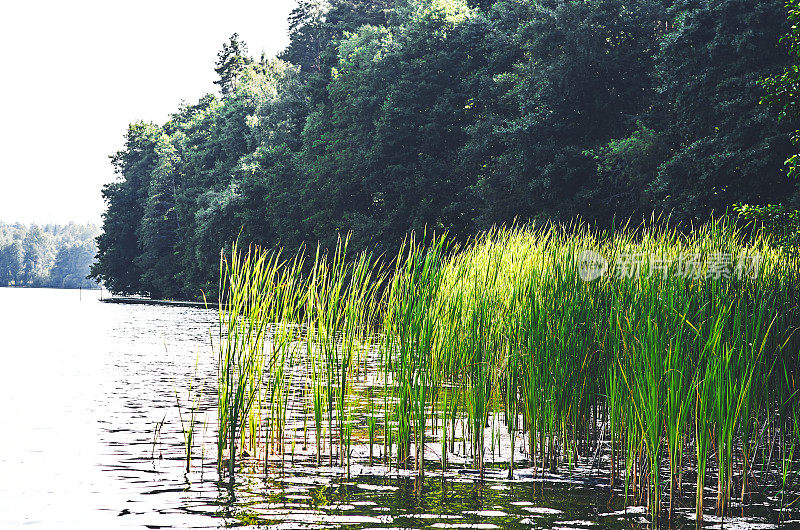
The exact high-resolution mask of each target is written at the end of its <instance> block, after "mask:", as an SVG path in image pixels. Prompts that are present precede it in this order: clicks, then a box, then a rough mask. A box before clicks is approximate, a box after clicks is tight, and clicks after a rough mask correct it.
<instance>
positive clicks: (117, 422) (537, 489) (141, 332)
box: [0, 288, 800, 530]
mask: <svg viewBox="0 0 800 530" xmlns="http://www.w3.org/2000/svg"><path fill="white" fill-rule="evenodd" d="M98 298H99V292H97V291H94V292H87V291H82V292H80V291H70V290H50V289H12V288H1V289H0V331H2V337H3V342H2V356H1V359H2V368H1V369H0V403H2V404H3V412H2V414H0V528H8V527H20V526H26V527H40V528H116V527H135V528H220V527H230V526H255V527H274V528H339V527H343V526H344V527H347V528H354V529H360V528H387V529H388V528H524V529H528V528H553V529H556V528H561V529H570V530H578V529H581V528H584V529H588V528H592V529H594V528H598V529H599V528H613V529H622V528H636V527H640V526H643V525H644V524H645V523H646V520H645V519H644V513H643V510H642V509H641V508H631V509H628V510H627V511H625V510H623V504H622V502H621V499H620V496H619V494H617V495H616V496H612V495H611V492H609V491H608V487H607V485H606V483H605V479H604V477H601V476H599V475H598V474H597V473H594V474H583V475H581V474H580V473H579V474H578V476H577V478H572V477H570V476H569V475H565V476H563V477H551V478H553V480H550V481H547V482H539V481H533V480H524V470H523V472H522V473H521V476H522V477H523V480H516V481H508V480H505V473H504V472H502V471H500V470H497V471H491V470H490V471H489V472H488V475H487V480H486V481H485V482H484V483H479V482H477V481H476V480H475V477H474V475H472V474H470V473H466V472H453V473H449V474H448V475H447V477H446V478H444V479H442V478H440V477H439V476H438V475H437V473H436V472H431V473H429V474H428V477H429V478H428V479H427V480H426V482H425V483H424V484H422V485H421V486H420V485H418V484H415V481H414V480H413V479H412V478H410V477H407V476H397V474H396V473H392V474H390V473H388V472H386V471H385V470H381V469H380V468H366V467H363V466H360V465H358V464H355V465H354V466H353V468H352V469H351V477H350V478H349V479H348V478H347V477H346V476H345V475H344V474H343V470H342V469H340V468H323V469H318V468H316V467H315V466H313V465H310V463H298V465H296V466H295V467H294V468H293V469H290V470H289V469H287V470H286V471H284V472H281V471H280V470H278V469H270V470H269V473H268V474H267V475H264V474H263V468H262V467H261V466H260V465H258V463H257V462H251V463H249V466H250V467H249V472H248V470H247V469H245V472H244V473H242V474H241V475H240V479H239V481H238V482H237V484H236V485H235V486H234V487H232V488H230V487H227V486H225V485H223V484H220V483H219V482H218V480H217V475H216V463H215V461H214V459H215V458H216V452H215V448H214V443H213V440H214V433H215V418H216V416H215V410H214V396H213V387H214V380H215V370H216V365H215V361H216V357H215V355H214V353H213V349H212V345H211V342H210V337H211V335H212V333H213V330H214V324H215V322H216V319H217V315H216V312H214V311H206V310H202V309H194V308H182V307H162V306H145V305H121V304H105V303H101V302H100V301H99V299H98ZM190 381H193V385H194V388H201V387H203V385H205V386H206V389H207V392H206V393H205V395H204V398H203V400H202V403H200V407H199V408H200V413H199V415H198V416H197V420H198V427H197V429H198V438H199V440H200V442H201V445H200V446H199V447H197V448H196V449H195V453H196V460H195V461H194V462H193V465H192V470H191V472H190V473H188V474H187V473H185V469H184V467H185V462H184V460H183V435H182V431H181V421H180V417H179V414H178V406H177V405H178V401H180V402H181V404H182V405H183V406H184V408H185V407H186V406H187V405H188V403H187V393H186V388H187V387H188V385H189V383H190ZM176 391H177V397H176ZM184 420H186V418H184ZM245 465H246V466H247V465H248V463H247V462H246V463H245ZM691 501H692V499H690V498H688V496H687V499H685V502H684V503H683V504H682V507H681V508H680V509H679V511H678V513H679V516H678V519H677V520H676V522H675V523H674V524H673V527H677V528H681V527H685V528H693V527H694V522H693V521H692V516H693V509H692V506H693V503H692V502H691ZM763 504H764V506H763V507H762V508H760V509H759V508H755V509H753V510H752V513H751V514H750V515H749V517H748V518H746V519H741V518H739V519H736V518H734V519H729V520H726V521H725V522H724V527H725V528H773V527H775V526H776V525H775V522H776V516H775V510H774V498H773V499H772V500H770V499H768V498H764V499H763ZM795 524H798V525H799V526H800V523H795ZM707 525H708V526H709V527H720V525H721V522H720V520H719V519H716V518H713V517H709V519H708V521H707Z"/></svg>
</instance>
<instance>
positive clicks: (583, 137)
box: [92, 0, 800, 298]
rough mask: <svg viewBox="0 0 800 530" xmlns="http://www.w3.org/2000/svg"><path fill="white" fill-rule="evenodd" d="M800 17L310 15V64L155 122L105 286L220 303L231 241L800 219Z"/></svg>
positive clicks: (638, 12) (305, 23) (330, 0)
mask: <svg viewBox="0 0 800 530" xmlns="http://www.w3.org/2000/svg"><path fill="white" fill-rule="evenodd" d="M786 14H787V13H786V8H785V6H784V0H717V1H713V2H712V1H706V0H674V1H667V0H627V1H623V0H580V1H579V0H494V1H492V0H472V1H468V0H427V1H422V0H300V2H299V3H298V6H297V8H296V9H295V10H294V11H293V12H292V15H291V18H290V37H291V40H290V44H289V46H288V47H287V49H286V50H285V51H284V52H283V53H282V54H281V55H280V57H279V58H276V59H266V58H264V57H261V58H260V59H254V58H252V57H251V56H250V55H249V54H248V52H247V47H246V45H245V44H244V43H243V42H241V40H240V39H239V38H238V37H237V36H236V35H234V36H232V37H231V39H230V41H229V42H228V43H226V44H225V45H224V46H223V48H222V50H221V51H220V53H219V56H218V60H217V62H216V72H217V74H218V76H219V79H218V81H217V84H218V85H219V88H220V94H219V95H214V94H209V95H206V96H205V97H203V98H202V99H201V100H200V101H198V102H197V103H195V104H187V105H184V106H182V107H181V108H180V109H178V110H177V111H176V112H175V113H174V114H173V115H172V117H171V118H170V119H169V120H168V121H167V122H166V123H164V124H155V123H141V122H140V123H134V124H132V125H131V126H130V127H129V129H128V131H127V136H126V143H125V146H124V148H123V149H122V150H121V151H120V152H118V153H117V154H115V155H114V156H113V164H114V167H115V169H116V171H117V173H118V175H119V179H118V180H117V181H115V182H113V183H112V184H109V185H108V186H106V187H105V188H104V191H103V194H104V197H105V199H106V201H107V204H108V210H107V212H106V214H105V218H104V230H103V234H102V235H101V236H100V237H99V238H98V247H99V253H98V262H97V264H96V265H95V266H94V267H93V269H92V271H93V274H94V276H95V277H96V278H98V279H101V280H103V281H105V282H106V285H107V286H108V287H109V288H110V289H112V290H113V291H116V292H120V293H142V294H148V295H151V296H156V297H188V298H196V297H198V296H199V295H200V293H201V290H202V291H205V292H209V291H213V290H214V285H215V283H216V277H217V274H218V269H217V268H218V255H219V250H220V248H223V247H225V246H226V245H228V244H229V243H230V242H231V241H232V240H234V239H236V238H237V237H238V238H239V240H240V241H242V242H245V243H248V242H252V243H256V244H259V245H266V246H273V245H283V246H285V247H287V248H292V249H294V248H296V247H298V246H299V245H301V244H302V243H303V242H306V243H307V244H310V245H313V246H316V244H317V242H319V243H320V244H321V245H322V247H323V248H328V247H330V246H332V245H333V244H335V242H336V240H337V238H338V237H339V235H340V234H343V233H346V232H351V233H352V239H351V248H354V249H366V248H368V249H374V250H376V251H377V252H390V251H392V249H394V248H396V246H397V244H398V242H400V241H401V240H402V239H403V237H404V236H405V235H406V234H407V233H408V232H409V231H411V230H415V231H422V230H425V229H427V230H439V231H441V230H448V231H449V232H450V233H451V234H452V235H453V236H455V237H457V238H460V239H465V238H467V237H469V236H470V235H471V234H474V233H475V232H476V231H479V230H482V229H485V228H488V227H490V226H492V225H494V224H500V223H511V222H514V221H515V220H516V221H529V220H556V221H562V220H569V219H572V218H574V217H575V216H581V217H582V218H584V219H587V220H590V221H592V222H595V223H597V224H599V225H601V226H605V225H609V224H611V223H614V222H617V221H619V220H624V219H629V218H634V219H636V218H641V217H643V216H649V215H651V214H652V213H653V212H654V211H655V212H664V213H668V214H669V215H670V216H671V218H672V219H674V220H675V221H676V222H691V223H697V222H703V221H704V220H706V219H708V218H709V216H710V215H712V213H715V212H716V213H721V212H724V211H726V210H728V209H730V208H731V207H732V206H733V205H735V204H738V203H741V202H746V203H751V204H768V203H773V202H782V203H784V204H788V205H791V204H794V203H797V201H798V199H800V196H799V195H798V193H797V186H796V185H795V182H794V180H792V179H790V178H789V177H788V176H787V175H786V172H785V171H783V170H782V169H783V166H784V161H785V160H786V159H787V158H788V157H790V156H791V154H792V149H793V147H792V144H791V141H790V138H791V132H792V131H793V130H794V129H796V128H797V127H796V120H795V119H794V118H795V117H794V116H790V117H789V118H787V119H784V120H779V119H778V113H777V112H776V110H775V109H774V108H770V107H769V106H767V105H759V101H760V100H761V99H762V98H764V92H765V87H764V86H763V84H759V80H762V79H764V78H767V77H768V76H771V75H775V74H777V73H780V72H782V71H784V69H785V68H787V67H789V66H790V65H791V62H792V57H791V56H790V55H789V53H787V51H788V46H787V45H786V43H783V44H782V43H780V42H779V41H780V37H781V36H782V35H784V34H785V33H786V32H787V31H788V30H789V22H788V21H787V18H786Z"/></svg>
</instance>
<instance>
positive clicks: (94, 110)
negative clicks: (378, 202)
mask: <svg viewBox="0 0 800 530" xmlns="http://www.w3.org/2000/svg"><path fill="white" fill-rule="evenodd" d="M295 3H296V2H295V0H261V1H244V0H227V1H225V2H220V1H218V2H213V3H211V2H206V1H198V0H194V1H186V0H136V1H132V0H128V1H126V2H121V1H119V0H105V1H87V0H73V1H70V2H64V1H63V0H56V1H54V0H49V1H38V0H25V1H15V2H6V3H4V5H3V10H2V11H3V14H2V16H0V68H2V71H3V75H2V76H0V221H4V222H23V223H32V222H35V223H42V224H44V223H60V224H64V223H67V222H69V221H75V222H79V223H85V222H93V223H97V224H100V222H101V215H102V212H103V211H104V209H105V205H104V203H103V199H102V196H101V194H100V192H101V189H102V186H103V184H105V183H107V182H111V181H113V180H114V179H115V178H117V177H116V176H115V174H114V171H113V168H112V166H111V164H110V161H109V158H108V157H109V155H111V154H112V153H114V152H116V151H117V150H119V149H120V148H121V147H122V145H123V135H124V133H125V130H126V128H127V126H128V124H129V123H131V122H134V121H138V120H146V121H155V122H159V123H162V122H164V121H165V120H166V119H167V118H168V117H169V114H170V113H171V112H173V111H175V110H177V108H178V105H179V104H180V103H181V101H182V100H186V101H188V102H194V101H196V100H198V99H199V98H200V97H201V96H202V95H203V94H205V93H207V92H215V91H217V86H216V85H214V84H213V81H214V79H215V78H216V74H215V73H214V61H215V60H216V57H217V52H218V51H219V50H220V48H221V47H222V44H223V43H224V42H226V41H227V40H228V38H229V37H230V35H231V34H233V33H234V32H238V33H239V35H240V36H241V38H242V39H243V40H244V41H245V42H246V43H247V45H248V48H249V51H250V54H251V55H253V56H254V57H256V58H258V57H260V56H261V52H262V51H264V52H266V54H267V56H268V57H273V56H275V55H276V54H277V53H279V52H280V51H281V50H282V49H283V48H284V47H285V46H286V44H287V43H288V35H287V33H288V24H287V17H288V15H289V12H290V11H291V9H292V8H293V7H294V5H295Z"/></svg>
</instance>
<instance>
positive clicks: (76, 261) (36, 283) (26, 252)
mask: <svg viewBox="0 0 800 530" xmlns="http://www.w3.org/2000/svg"><path fill="white" fill-rule="evenodd" d="M99 233H100V230H99V229H98V227H97V226H95V225H93V224H85V225H82V224H76V223H69V224H67V225H53V224H48V225H37V224H31V225H24V224H22V223H14V224H6V223H3V222H0V287H8V286H11V285H13V286H17V287H24V286H28V287H56V288H65V289H78V288H83V289H96V288H97V282H96V281H94V280H90V279H88V278H87V275H88V274H89V267H90V266H91V264H92V263H93V262H94V258H95V254H96V252H97V247H96V245H95V238H96V237H97V236H98V234H99Z"/></svg>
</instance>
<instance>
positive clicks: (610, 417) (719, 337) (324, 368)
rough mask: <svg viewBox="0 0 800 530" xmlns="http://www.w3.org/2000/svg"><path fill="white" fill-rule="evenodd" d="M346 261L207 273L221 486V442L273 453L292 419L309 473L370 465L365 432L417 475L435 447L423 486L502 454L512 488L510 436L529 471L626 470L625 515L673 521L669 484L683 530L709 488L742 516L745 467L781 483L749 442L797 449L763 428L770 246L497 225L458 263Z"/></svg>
mask: <svg viewBox="0 0 800 530" xmlns="http://www.w3.org/2000/svg"><path fill="white" fill-rule="evenodd" d="M346 250H347V239H346V238H344V239H342V240H340V241H339V244H338V246H337V247H336V248H335V249H332V251H331V252H330V253H325V252H323V251H322V250H320V249H317V250H316V252H315V254H314V255H313V259H308V258H306V257H305V255H304V253H303V251H301V252H300V253H299V254H297V256H296V257H295V258H293V259H290V260H283V259H281V258H280V255H281V253H280V252H279V251H262V250H258V249H250V250H249V251H248V252H247V253H242V252H240V251H239V249H238V248H236V247H234V248H233V249H232V254H231V256H230V257H227V258H225V259H224V260H223V266H222V268H221V278H222V283H221V290H220V292H221V302H222V303H221V304H220V307H224V309H221V310H220V322H221V324H222V326H221V328H222V329H221V333H220V338H219V345H220V346H219V347H220V389H219V390H220V391H219V396H220V398H219V399H220V407H219V410H220V438H219V461H220V462H222V460H223V452H225V451H227V456H228V463H229V466H228V472H229V474H230V475H231V476H232V475H233V471H234V468H233V462H234V458H235V457H236V449H237V443H238V442H237V438H236V437H237V436H240V437H241V439H242V441H241V443H245V440H244V435H246V438H247V439H246V442H247V443H248V444H249V445H248V448H250V449H251V450H252V451H257V450H259V447H260V448H261V449H260V450H262V451H264V452H265V455H266V454H268V453H269V451H270V446H271V447H275V448H277V450H278V451H279V452H280V454H281V455H282V454H283V452H284V449H283V444H284V440H285V439H287V440H288V439H291V440H294V434H293V433H287V429H288V428H289V427H287V426H288V425H289V424H290V418H291V417H292V416H293V415H295V417H296V415H298V414H300V415H303V430H304V433H305V432H306V431H307V428H308V426H307V420H306V417H305V416H306V411H309V412H308V414H309V416H310V418H311V419H310V421H311V422H312V424H313V425H312V428H313V429H314V433H315V435H314V442H313V443H314V445H315V448H314V452H315V454H316V462H317V464H319V465H321V464H322V463H323V458H322V455H323V452H324V451H325V450H327V456H328V458H327V460H328V462H327V463H328V465H334V462H335V461H336V462H339V463H340V465H342V466H347V468H348V470H349V463H350V457H351V453H352V445H353V444H354V443H358V440H359V437H360V436H365V438H366V439H365V443H368V444H369V455H370V456H369V461H370V463H372V461H373V457H374V455H373V446H374V444H375V443H376V438H377V437H378V434H379V432H380V433H381V434H382V436H381V438H382V439H381V440H380V442H378V443H381V444H382V445H383V458H384V461H385V462H387V463H388V462H394V463H395V464H396V465H397V467H398V468H399V467H408V466H410V465H411V464H412V461H413V464H414V469H415V471H416V473H417V475H418V476H419V477H423V476H424V474H425V470H426V467H428V465H427V464H426V447H427V446H426V444H427V443H428V440H430V441H435V440H436V438H437V437H438V443H439V445H440V447H441V457H440V463H441V467H442V469H445V468H447V467H448V465H450V464H449V462H450V459H451V457H452V455H453V453H454V452H455V451H457V444H456V442H458V444H459V445H462V446H463V447H464V448H465V449H466V448H468V449H469V455H470V456H471V458H472V462H473V465H474V467H475V469H476V470H477V472H478V475H479V476H482V475H483V473H484V471H485V469H486V467H487V461H486V457H487V455H489V456H490V457H491V456H492V455H496V454H497V449H498V447H501V446H503V444H506V445H505V446H506V447H509V448H510V453H508V455H507V456H506V457H505V458H506V459H507V466H508V475H509V477H513V476H514V468H515V466H517V465H518V461H517V454H516V453H517V447H518V446H519V444H518V442H517V441H518V440H520V438H521V445H522V446H523V448H524V449H523V452H522V457H523V458H525V457H527V462H525V465H528V466H530V467H532V468H533V469H534V471H535V472H536V473H542V474H544V473H546V472H547V471H550V472H555V471H557V470H558V469H559V468H563V469H564V470H565V471H567V472H568V471H569V470H571V469H572V468H573V467H574V466H575V465H577V464H578V463H579V462H584V464H591V466H594V464H595V462H601V461H602V458H601V455H602V454H603V452H604V451H607V454H608V461H609V469H608V474H609V480H610V482H611V484H612V486H614V485H615V476H616V475H617V474H619V473H622V472H624V494H625V499H626V500H627V502H630V503H640V502H641V503H644V504H646V505H647V506H649V509H650V513H651V514H652V516H653V517H657V516H658V515H659V514H660V513H662V505H663V499H662V495H663V494H664V492H665V490H666V492H667V494H668V495H669V508H668V513H669V514H672V512H673V509H674V506H675V502H674V499H675V498H676V497H677V496H678V495H679V494H680V491H681V488H682V480H681V478H682V476H683V473H684V470H685V469H686V468H687V467H692V468H694V469H696V510H697V518H698V520H700V519H702V517H703V510H704V506H703V500H704V499H703V491H704V488H705V487H706V485H707V474H708V473H709V471H710V472H712V473H716V490H717V502H716V508H717V511H718V512H719V513H721V514H722V513H728V512H729V511H730V507H731V499H732V498H733V497H734V491H733V489H734V486H735V485H737V484H740V485H741V486H740V488H741V489H740V491H737V492H736V493H737V498H738V499H740V500H741V502H742V503H744V502H745V495H746V491H747V488H748V487H749V486H748V482H747V475H748V474H749V470H750V469H752V466H753V465H756V463H757V460H758V458H761V462H760V463H761V465H762V467H765V469H771V470H772V471H774V472H775V477H776V479H777V478H779V476H780V470H776V469H775V468H773V467H772V466H771V460H770V456H769V454H768V452H766V451H763V450H762V451H759V450H758V447H759V446H761V447H763V445H764V443H765V440H766V439H771V437H773V438H774V435H775V434H776V433H781V434H782V436H783V439H785V440H792V439H795V438H796V436H795V437H794V438H792V435H791V433H790V432H789V431H791V429H792V428H793V427H792V425H793V424H792V423H791V422H788V421H785V422H782V420H781V418H784V417H785V413H784V412H781V411H782V410H783V404H784V403H786V402H787V399H788V398H789V397H790V396H791V397H792V398H794V397H795V394H794V389H793V387H792V385H793V384H794V381H795V379H796V377H797V376H798V375H800V374H798V370H799V369H800V365H799V363H798V358H797V353H798V351H799V350H800V341H799V340H798V335H797V333H795V330H796V329H798V327H800V307H799V306H798V304H799V303H800V264H799V263H798V259H797V257H796V256H794V255H792V254H790V253H787V252H786V251H785V249H782V248H781V247H776V246H773V245H772V244H771V242H770V240H769V238H768V236H765V235H762V234H759V233H749V232H746V231H744V230H742V229H740V228H739V227H737V226H736V225H735V224H733V223H732V222H730V221H728V220H725V219H720V220H717V221H714V222H713V223H711V224H709V225H707V226H703V227H700V228H698V229H696V230H694V231H693V232H690V233H686V234H684V233H681V232H679V231H677V230H675V229H672V228H668V227H667V226H666V225H664V224H663V223H661V222H659V221H657V220H654V221H652V222H651V223H649V224H645V225H642V226H639V227H632V226H628V225H626V226H623V227H621V228H619V229H617V230H614V231H611V232H596V231H593V230H590V229H589V228H588V227H586V226H585V225H582V224H579V223H575V224H572V225H569V226H555V225H548V226H542V227H536V226H527V227H517V228H513V229H508V228H500V229H495V230H491V231H489V232H487V233H484V234H482V235H480V236H478V237H476V238H474V239H473V240H472V241H471V242H469V243H468V244H466V245H463V246H457V245H455V244H454V243H452V242H451V241H450V240H449V239H448V238H447V237H446V236H444V235H437V236H432V235H429V234H422V235H421V236H419V237H410V238H409V239H407V240H406V242H405V243H404V244H403V246H402V248H401V249H400V251H399V252H398V254H397V255H395V256H393V257H391V259H389V260H388V261H386V260H385V259H383V260H381V259H375V258H373V257H371V256H369V255H368V254H363V253H362V254H359V255H356V256H348V255H347V252H346ZM586 252H590V256H595V258H594V259H595V263H594V265H596V266H597V268H596V270H594V271H589V272H591V273H592V274H590V275H589V276H587V274H586V272H587V271H586V270H585V268H584V267H585V265H586V263H585V262H584V261H582V259H583V258H582V256H584V255H585V254H586ZM750 258H757V259H755V261H754V262H753V263H750V262H748V261H747V260H748V259H750ZM775 366H779V367H781V370H775V369H774V367H775ZM795 401H796V400H795ZM254 404H255V405H254ZM263 411H267V412H263ZM796 423H797V422H796V421H795V423H794V424H796ZM244 426H247V428H246V429H245V428H244ZM293 428H294V427H293ZM765 430H766V431H767V432H766V434H765ZM245 431H246V432H245ZM361 433H364V434H363V435H362V434H361ZM326 438H327V439H326ZM304 439H305V434H304ZM326 444H327V447H325V446H326ZM487 444H488V447H487ZM788 447H789V446H788V445H787V448H788ZM412 448H413V452H412ZM737 448H738V449H737ZM692 449H693V450H692ZM737 451H738V452H737ZM739 454H741V456H740V458H741V466H734V463H735V461H736V459H737V456H738V455H739ZM790 454H791V455H792V457H793V453H791V452H790V451H788V450H787V451H783V452H782V455H783V456H785V455H790ZM712 457H713V458H712ZM710 459H711V460H712V462H713V463H715V464H716V465H715V466H714V467H709V460H710ZM784 460H785V458H784ZM790 460H791V459H790ZM523 461H524V460H523ZM267 462H268V460H267V456H265V458H264V463H265V466H266V465H267ZM739 475H740V476H739ZM735 476H738V478H737V480H734V477H735ZM787 476H788V472H787ZM665 481H666V482H665Z"/></svg>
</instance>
